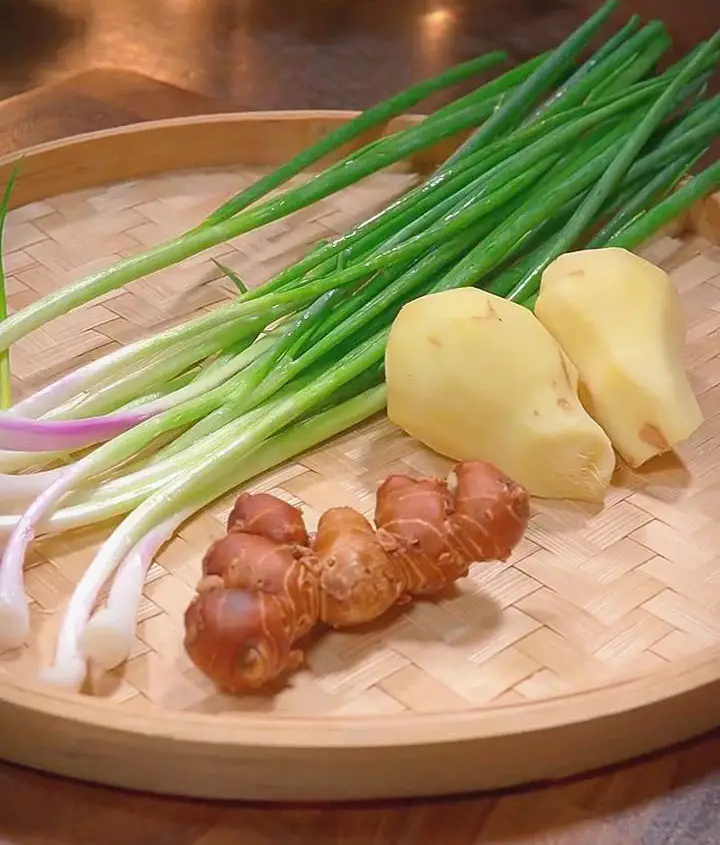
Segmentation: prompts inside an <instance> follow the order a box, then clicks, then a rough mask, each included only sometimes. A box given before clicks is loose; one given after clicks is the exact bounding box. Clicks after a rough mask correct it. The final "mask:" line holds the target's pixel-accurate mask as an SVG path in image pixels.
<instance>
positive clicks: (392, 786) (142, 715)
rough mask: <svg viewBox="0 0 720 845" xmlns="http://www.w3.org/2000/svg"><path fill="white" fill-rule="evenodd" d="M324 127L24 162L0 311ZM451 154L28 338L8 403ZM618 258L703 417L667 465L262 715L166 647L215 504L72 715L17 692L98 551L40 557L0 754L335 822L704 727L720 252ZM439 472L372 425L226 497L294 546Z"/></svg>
mask: <svg viewBox="0 0 720 845" xmlns="http://www.w3.org/2000/svg"><path fill="white" fill-rule="evenodd" d="M349 116H350V113H339V112H307V113H293V112H289V113H288V112H284V113H264V114H262V113H261V114H253V115H222V116H213V117H198V118H191V119H181V120H171V121H163V122H158V123H150V124H144V125H141V126H133V127H130V128H124V129H120V130H111V131H106V132H100V133H95V134H91V135H86V136H81V137H78V138H74V139H71V140H68V141H63V142H59V143H51V144H47V145H43V146H41V147H37V148H34V149H32V150H30V151H28V153H27V154H26V157H25V161H24V165H23V170H22V175H21V178H20V179H19V181H18V184H17V187H16V191H15V197H14V200H15V209H14V210H13V211H12V212H11V214H10V217H9V221H8V229H7V234H6V269H7V272H8V291H9V299H10V305H11V307H12V308H20V307H22V306H24V305H26V304H27V303H29V302H31V301H33V300H35V299H36V298H37V297H38V296H41V295H43V294H45V293H47V292H48V291H50V290H52V289H53V288H55V287H56V286H58V285H62V284H64V283H65V282H66V281H68V280H70V279H71V278H77V277H79V276H80V275H81V274H84V273H86V272H88V271H90V270H91V269H94V268H99V267H102V266H107V265H109V264H110V263H112V262H114V261H116V260H117V259H118V258H119V257H120V256H126V255H131V254H134V253H135V252H137V251H139V250H141V249H143V248H145V247H147V246H149V245H151V244H155V243H157V242H159V241H160V240H162V239H164V238H166V237H169V236H171V235H174V234H177V233H179V232H181V231H182V230H184V229H186V228H188V227H190V226H191V225H194V224H195V223H197V222H198V221H199V220H200V219H202V217H203V215H204V214H206V213H208V212H209V211H210V210H211V209H212V208H213V207H214V206H216V205H217V204H218V203H219V202H220V201H221V200H223V199H224V198H225V197H227V196H228V195H229V193H231V192H234V191H235V190H237V189H238V188H239V187H241V186H242V185H244V184H247V183H248V182H249V181H251V180H252V179H254V178H256V177H257V176H258V175H259V174H260V173H261V172H262V170H263V168H266V167H268V166H272V165H275V164H278V163H279V162H281V161H283V160H285V159H287V158H288V157H290V156H291V155H292V154H293V153H295V152H297V151H298V150H299V149H301V148H302V147H304V146H305V145H307V144H308V143H310V142H312V141H313V140H314V139H316V138H317V137H319V136H320V135H321V134H323V133H325V132H327V131H328V130H330V129H331V128H332V127H334V126H336V125H338V124H339V123H341V122H342V121H344V120H347V119H348V117H349ZM413 119H416V118H407V119H404V121H406V120H413ZM404 121H399V122H397V121H396V122H395V124H394V125H393V126H392V127H391V128H395V127H396V126H397V125H398V123H403V122H404ZM362 140H363V141H367V140H369V137H365V138H364V139H362ZM449 149H450V147H448V146H445V148H443V149H441V148H439V147H438V148H435V149H434V150H431V151H429V152H426V153H424V154H423V155H422V156H418V157H416V158H415V159H414V160H412V161H411V162H409V163H408V164H406V165H405V166H404V168H400V167H398V168H395V169H394V170H392V171H388V172H384V173H382V174H379V175H376V176H374V177H371V178H370V179H368V180H366V181H364V182H362V183H360V184H359V185H357V186H354V187H352V188H350V189H347V190H345V191H343V192H341V193H339V194H337V195H335V196H333V197H330V198H328V199H327V200H325V201H324V202H321V203H320V204H318V205H317V206H314V207H312V208H310V209H308V210H306V211H303V212H300V213H298V214H295V215H294V216H292V217H290V218H287V219H285V220H283V221H280V222H279V223H277V224H274V225H272V226H270V227H267V228H265V229H262V230H260V231H258V232H254V233H250V234H248V235H246V236H243V237H242V238H240V239H238V240H236V241H234V242H232V243H229V244H226V245H223V246H222V247H218V248H216V249H213V250H211V251H209V252H207V253H205V254H204V255H202V256H200V257H198V258H196V259H194V260H191V261H189V262H186V263H185V264H183V265H181V266H180V267H176V268H172V269H169V270H166V271H163V272H160V273H158V274H155V275H154V276H151V277H149V278H147V279H144V280H142V281H140V282H137V283H135V284H133V285H132V286H130V287H128V288H127V289H123V290H119V291H115V292H113V293H111V294H109V295H107V296H105V297H103V298H102V299H100V300H97V301H95V302H93V303H91V304H90V305H88V306H86V307H84V308H82V309H80V310H78V311H76V312H73V313H71V314H69V315H67V316H65V317H63V318H61V319H59V320H57V321H55V322H53V323H51V324H49V325H48V326H47V327H45V328H43V329H42V330H41V331H37V332H34V333H33V334H32V335H30V336H29V337H27V338H25V339H24V340H23V341H21V342H20V343H18V344H17V345H16V346H15V347H14V349H13V356H12V362H13V368H14V374H15V377H16V383H15V392H16V395H18V396H21V395H23V394H26V393H27V392H29V391H31V390H35V389H37V388H38V387H39V386H41V385H42V384H44V383H46V382H47V381H48V380H49V379H51V378H54V377H56V376H57V375H59V374H61V373H63V372H65V371H67V370H68V369H70V368H72V367H75V366H77V365H78V364H80V363H82V362H84V361H87V360H89V359H91V358H94V357H96V356H98V355H100V354H103V353H105V352H108V351H110V350H112V349H114V348H116V347H117V346H118V344H123V343H126V342H129V341H132V340H134V339H136V338H139V337H142V336H145V335H147V334H148V333H150V332H154V331H157V330H159V329H160V328H162V327H166V326H168V325H170V324H173V323H177V322H180V321H182V320H184V319H186V318H188V317H189V316H190V315H191V314H194V313H196V312H199V311H202V310H206V309H210V308H214V307H216V306H218V305H219V304H221V303H222V302H223V301H225V300H226V299H227V298H228V297H229V296H231V295H232V290H231V288H230V287H229V285H228V283H226V282H225V281H223V280H221V279H220V278H219V273H218V271H217V268H216V267H215V265H214V264H213V263H212V262H211V261H210V257H215V258H221V259H222V260H223V261H224V262H226V263H227V264H229V265H230V266H232V267H233V268H235V269H236V270H238V271H239V272H240V273H241V275H242V276H243V278H244V279H245V280H247V281H248V282H249V283H251V284H252V283H258V282H260V281H262V280H264V279H266V278H268V277H269V276H270V275H271V274H272V273H274V272H276V271H277V270H278V269H279V268H280V267H282V266H284V265H285V264H287V263H288V262H290V261H292V260H293V259H294V258H296V257H297V256H299V255H300V254H301V253H302V252H303V251H304V250H305V249H306V248H307V247H308V245H309V244H311V243H312V242H314V241H316V240H317V239H318V238H322V237H327V236H328V235H332V234H334V233H336V232H341V231H343V230H345V229H346V228H348V227H349V226H350V225H351V224H352V223H353V222H354V221H357V220H359V219H362V218H363V217H365V216H366V215H368V214H369V213H371V212H372V211H373V210H375V209H378V208H380V207H381V206H382V205H383V204H384V203H386V202H387V201H388V199H389V198H391V197H392V196H395V195H397V194H399V193H400V192H402V191H404V190H406V189H407V188H408V187H409V185H410V184H412V183H413V182H414V181H415V180H416V179H417V174H418V173H419V172H421V171H424V170H426V169H427V168H428V167H429V166H431V165H432V164H433V162H434V161H437V160H439V159H440V157H442V156H445V155H446V154H447V153H448V152H449ZM9 169H10V163H9V162H8V161H7V160H5V161H2V162H0V176H2V177H3V179H4V178H6V177H7V175H8V173H9ZM717 211H718V206H717V198H715V199H713V198H711V199H710V200H708V201H707V202H706V204H705V208H704V210H703V209H700V211H699V212H697V210H696V214H695V215H694V216H695V219H696V220H700V222H701V224H702V226H705V227H710V228H712V227H711V225H710V223H711V221H710V217H711V215H712V214H713V213H714V214H717ZM709 221H710V222H709ZM702 226H701V228H702ZM642 252H643V253H644V254H645V255H646V256H647V257H649V258H651V259H652V260H655V261H657V262H658V263H661V264H662V265H663V266H665V267H666V268H669V269H670V270H671V271H672V273H673V278H674V280H675V282H676V284H677V286H678V287H679V289H680V290H681V291H682V296H683V301H684V304H685V309H686V314H687V324H688V340H687V354H688V362H689V367H690V368H691V371H692V380H693V384H694V387H695V390H696V391H697V393H698V395H699V398H700V401H701V403H702V406H703V408H704V411H705V413H706V417H707V419H706V422H705V424H704V425H703V426H702V428H701V430H700V431H699V432H698V433H697V434H696V436H694V437H693V438H692V440H691V441H690V442H689V443H687V444H684V445H683V446H682V448H681V449H679V451H678V453H677V454H676V455H671V456H666V457H664V458H662V459H659V460H656V461H654V462H653V463H652V464H650V465H649V466H648V467H646V468H644V469H643V470H642V471H640V472H632V471H630V470H629V469H627V468H625V467H620V468H619V469H618V471H617V473H616V477H615V479H614V484H613V487H612V489H611V492H610V494H609V496H608V499H607V502H606V505H605V507H604V508H603V509H599V508H593V507H589V506H584V505H580V504H571V503H563V502H547V501H535V502H534V503H533V517H532V520H531V523H530V526H529V529H528V532H527V535H526V538H525V539H524V540H523V542H522V543H521V545H520V546H519V548H518V549H517V550H516V553H515V554H514V555H513V558H512V559H511V560H510V561H509V562H508V563H496V564H484V565H479V566H475V567H474V568H473V569H472V571H471V574H470V576H469V577H468V578H466V579H464V580H463V581H461V582H459V583H458V584H457V585H456V589H454V591H453V592H452V593H451V594H448V595H446V596H444V597H443V598H442V599H441V600H439V601H435V602H427V601H426V602H418V603H415V604H414V605H413V606H412V607H410V608H409V609H407V610H405V611H403V612H401V613H400V612H399V613H397V614H395V615H389V616H388V617H387V618H384V619H382V620H380V621H378V622H377V624H374V625H372V626H369V627H367V628H365V629H363V630H361V631H356V632H353V633H332V634H329V635H324V636H323V637H322V638H320V639H319V640H318V641H317V643H316V644H315V645H314V646H313V647H312V648H311V649H310V651H309V653H308V662H307V666H306V668H304V669H303V670H302V671H300V672H298V673H297V674H296V675H294V676H293V678H292V679H291V681H290V683H289V684H288V685H287V687H286V688H284V689H283V690H282V691H280V692H279V693H278V694H276V695H274V696H270V695H256V696H253V697H247V698H231V697H229V696H225V695H221V694H218V693H217V692H216V691H215V690H214V688H213V686H212V685H211V684H210V682H209V681H208V680H207V679H205V678H204V677H203V676H202V675H201V674H200V673H199V672H198V671H197V670H195V669H194V668H193V667H192V665H191V664H190V662H189V661H188V659H187V658H186V656H185V655H184V653H183V648H182V613H183V611H184V609H185V607H186V605H187V603H188V601H189V600H190V598H191V595H192V592H193V587H194V585H195V583H196V580H197V577H198V573H199V567H200V558H201V556H202V554H203V551H204V550H205V548H206V547H207V545H208V544H209V542H210V541H211V540H212V539H214V538H217V537H219V536H221V535H222V533H223V531H224V528H223V523H224V519H225V516H226V514H227V512H228V510H229V508H230V505H231V502H232V500H233V498H234V495H236V493H237V491H236V492H235V494H234V495H230V496H226V497H224V498H223V499H222V500H219V501H217V502H216V503H215V504H213V505H212V506H211V507H209V508H208V509H206V510H205V511H204V512H203V513H201V514H200V515H198V516H197V517H196V518H194V519H192V520H190V521H189V522H187V523H186V524H185V525H184V526H183V527H182V529H181V530H180V531H179V533H178V535H177V536H176V538H175V539H174V540H172V542H170V543H169V544H168V545H167V546H166V547H165V548H164V549H163V550H162V551H161V553H160V554H159V555H158V557H157V559H156V561H155V563H154V564H153V566H152V569H151V571H150V572H149V576H148V579H147V584H146V587H145V597H144V602H143V604H142V608H141V614H140V620H141V621H140V624H139V629H138V636H137V641H136V644H135V649H134V652H133V654H132V656H131V659H130V660H129V662H128V663H127V664H126V665H125V666H124V667H122V668H121V669H119V670H117V671H115V672H113V673H112V674H110V675H108V676H105V677H104V678H103V679H96V680H95V681H94V682H93V683H92V685H91V688H89V689H87V690H84V691H83V693H82V694H77V695H74V694H67V693H63V692H58V691H56V690H54V689H51V688H47V687H42V686H40V685H39V684H38V683H37V682H36V673H37V670H38V667H39V666H40V665H41V664H43V663H44V662H45V661H46V660H47V659H48V657H49V655H50V651H51V649H52V647H53V642H54V637H55V633H56V631H57V626H58V623H59V619H60V618H61V616H62V612H63V609H64V605H65V603H66V601H67V599H68V597H69V595H70V593H71V590H72V588H73V585H74V584H75V583H76V582H77V581H78V579H79V577H80V575H81V573H82V571H83V569H84V567H85V566H86V565H87V563H88V562H89V560H90V558H91V555H92V552H93V550H94V549H95V548H96V547H97V545H98V543H99V542H100V541H101V539H102V538H104V537H105V536H107V534H108V532H109V530H110V528H111V526H110V525H102V526H98V527H94V528H91V529H86V530H82V531H76V532H73V533H71V534H67V535H62V536H59V537H54V538H47V539H42V540H41V541H40V542H38V543H37V544H36V546H35V550H34V551H33V553H32V556H31V558H30V560H29V561H28V566H27V572H26V583H27V589H28V593H29V595H30V597H31V601H32V605H31V610H32V641H31V643H30V644H29V645H28V646H27V647H26V648H24V649H23V650H21V651H15V652H9V653H6V654H3V655H1V656H0V756H2V757H4V758H5V759H7V760H10V761H14V762H17V763H20V764H24V765H27V766H31V767H34V768H38V769H41V770H46V771H49V772H54V773H59V774H63V775H69V776H73V777H77V778H82V779H86V780H91V781H96V782H102V783H106V784H113V785H119V786H123V787H127V788H133V789H142V790H151V791H156V792H164V793H174V794H181V795H189V796H196V797H209V798H224V799H227V798H248V799H262V800H272V799H277V800H339V799H358V798H377V797H398V796H418V795H429V794H442V793H445V794H447V793H452V792H460V791H469V790H476V789H486V788H494V787H501V786H507V785H511V784H518V783H523V782H530V781H538V780H546V779H552V778H557V777H560V776H564V775H568V774H571V773H576V772H579V771H582V770H586V769H589V768H593V767H597V766H601V765H605V764H609V763H612V762H615V761H619V760H622V759H626V758H629V757H632V756H636V755H639V754H642V753H645V752H649V751H651V750H654V749H657V748H660V747H662V746H665V745H668V744H670V743H673V742H676V741H680V740H683V739H685V738H688V737H690V736H692V735H695V734H698V733H700V732H703V731H706V730H708V729H711V728H713V727H715V726H717V725H718V724H720V706H719V705H718V701H719V700H720V651H719V646H720V556H719V555H720V551H719V550H720V522H718V518H719V517H720V442H719V440H720V415H719V414H718V411H720V386H719V385H720V249H719V248H718V247H716V246H713V245H712V244H711V243H710V241H709V240H706V239H704V238H703V237H701V236H700V235H699V234H698V233H697V227H695V230H694V231H690V232H686V233H684V234H682V233H680V231H679V229H676V231H674V232H666V233H665V234H663V235H662V236H660V237H658V238H656V239H655V240H654V241H653V242H652V243H651V244H647V245H645V246H644V247H643V249H642ZM478 377H479V378H481V377H482V372H478ZM447 467H448V463H447V462H446V461H445V460H443V459H442V458H440V457H438V456H437V455H433V454H431V453H430V452H429V451H427V450H426V449H424V448H423V447H422V446H421V445H419V444H418V443H417V442H416V441H414V440H412V439H411V438H410V437H408V436H406V435H404V434H403V433H402V432H400V431H398V430H397V429H395V428H394V427H393V426H392V425H390V424H389V422H388V421H387V420H386V419H385V418H384V417H378V418H376V419H374V420H371V421H370V422H369V423H367V424H365V425H363V426H360V427H359V428H357V429H355V430H353V431H350V432H347V433H346V434H344V435H343V436H340V437H338V438H336V439H335V440H333V441H332V442H329V443H327V444H325V445H322V446H320V447H318V448H315V449H313V450H312V451H310V452H309V453H306V454H304V455H302V456H300V457H299V458H298V459H297V460H295V461H292V462H290V463H288V464H285V465H283V466H281V467H278V468H276V469H275V470H274V471H272V472H270V473H267V474H266V475H264V476H262V477H260V478H257V479H254V480H253V481H252V483H251V484H250V485H249V488H250V489H251V490H254V491H260V490H262V491H269V492H271V493H274V494H275V495H278V496H281V497H283V498H285V499H287V500H288V501H290V502H292V503H293V504H298V505H300V506H302V507H303V509H304V511H305V514H306V517H307V520H308V523H309V524H310V526H311V527H314V523H315V521H316V520H317V518H318V517H319V515H320V513H321V512H322V511H323V510H324V509H326V508H327V507H330V506H334V505H339V504H349V505H351V506H354V507H356V508H358V509H360V510H362V511H363V512H365V513H370V512H371V511H372V507H373V501H374V491H375V488H376V485H377V484H378V482H379V481H380V480H381V479H382V478H383V477H384V476H385V475H386V474H387V473H389V472H391V471H401V472H409V473H411V474H428V473H438V472H442V473H444V472H445V471H446V469H447Z"/></svg>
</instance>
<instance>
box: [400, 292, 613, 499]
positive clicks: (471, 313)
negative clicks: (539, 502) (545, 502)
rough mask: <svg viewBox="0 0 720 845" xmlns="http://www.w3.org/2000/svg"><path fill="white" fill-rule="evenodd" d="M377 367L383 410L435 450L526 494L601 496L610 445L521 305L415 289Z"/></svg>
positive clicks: (560, 358)
mask: <svg viewBox="0 0 720 845" xmlns="http://www.w3.org/2000/svg"><path fill="white" fill-rule="evenodd" d="M385 372H386V380H387V391H388V395H387V408H388V416H389V417H390V419H391V420H392V422H394V423H395V424H396V425H398V426H399V427H400V428H402V429H404V430H405V431H407V432H408V433H409V434H411V435H412V436H413V437H416V438H417V439H418V440H419V441H421V442H422V443H424V444H425V445H426V446H429V447H430V448H431V449H434V450H435V451H436V452H439V453H440V454H442V455H446V456H447V457H450V458H453V459H454V460H459V461H468V460H483V461H488V462H490V463H491V464H493V465H494V466H496V467H498V469H499V470H500V471H502V472H503V473H505V474H506V475H508V476H509V477H510V478H513V479H515V481H517V482H518V483H519V484H520V485H522V486H523V487H524V488H525V489H526V490H527V491H528V492H529V493H530V495H532V496H540V497H544V498H567V499H579V500H585V501H590V502H601V501H602V500H603V498H604V495H605V492H606V490H607V487H608V484H609V482H610V478H611V476H612V473H613V470H614V468H615V454H614V452H613V448H612V444H611V443H610V440H609V438H608V437H607V435H606V434H605V433H604V432H603V430H602V428H601V427H600V426H599V425H598V423H597V422H596V421H595V420H593V419H592V417H591V416H590V415H589V414H588V413H587V411H586V410H585V409H584V408H583V406H582V404H581V402H580V399H579V397H578V376H577V371H576V369H575V367H574V366H573V364H572V363H571V362H570V361H569V360H568V358H567V356H566V355H565V354H564V353H563V351H562V349H561V348H560V346H559V345H558V343H557V342H556V341H555V339H554V338H553V337H552V335H551V334H550V332H548V330H547V329H546V328H545V327H544V326H543V325H542V323H540V322H539V321H538V320H537V319H536V318H535V317H534V316H533V314H532V312H531V311H529V310H528V309H527V308H524V307H523V306H521V305H518V304H516V303H514V302H509V301H507V300H505V299H502V298H501V297H498V296H495V295H493V294H490V293H488V292H486V291H481V290H477V289H473V288H463V289H458V290H450V291H444V292H442V293H435V294H430V295H428V296H424V297H420V298H419V299H416V300H414V301H412V302H410V303H408V304H407V305H405V306H404V307H403V308H402V310H401V311H400V313H399V314H398V316H397V317H396V319H395V321H394V323H393V326H392V329H391V331H390V336H389V338H388V345H387V352H386V357H385Z"/></svg>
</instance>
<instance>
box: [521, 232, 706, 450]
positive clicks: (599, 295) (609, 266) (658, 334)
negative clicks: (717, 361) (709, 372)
mask: <svg viewBox="0 0 720 845" xmlns="http://www.w3.org/2000/svg"><path fill="white" fill-rule="evenodd" d="M535 314H536V316H537V318H538V320H540V322H541V323H542V324H543V325H544V326H545V327H546V328H547V329H548V331H549V332H550V333H551V334H552V335H553V337H554V338H555V339H556V340H557V342H558V343H559V344H560V345H561V346H562V348H563V350H564V351H565V353H566V354H567V356H568V357H569V358H570V360H571V361H572V362H573V364H574V365H575V366H576V368H577V370H578V372H579V374H580V380H581V396H582V399H583V402H584V403H585V406H586V408H587V409H588V411H589V412H590V413H591V415H592V416H593V417H594V418H595V419H596V420H597V422H599V423H600V425H601V426H602V428H603V429H604V430H605V432H606V433H607V435H608V436H609V437H610V440H611V441H612V443H613V445H614V446H615V449H616V450H617V452H618V454H619V455H621V456H622V458H623V459H624V460H625V461H626V462H627V463H628V464H630V465H631V466H633V467H637V466H640V465H641V464H643V463H645V461H647V460H649V459H650V458H652V457H654V456H655V455H658V454H661V453H663V452H667V451H669V450H670V449H672V448H673V447H675V446H676V445H677V444H678V443H680V442H681V441H683V440H685V439H686V438H688V437H689V436H690V435H691V434H692V433H693V432H694V431H695V430H696V429H697V427H698V426H699V425H700V424H701V422H702V419H703V417H702V412H701V410H700V407H699V405H698V403H697V399H696V398H695V395H694V394H693V390H692V387H691V385H690V382H689V380H688V377H687V374H686V371H685V366H684V360H683V347H684V342H685V320H684V315H683V310H682V303H681V301H680V297H679V295H678V293H677V291H676V289H675V287H674V285H673V283H672V280H671V279H670V277H669V276H668V274H667V273H666V272H665V271H664V270H662V269H661V268H659V267H656V266H655V265H654V264H651V263H650V262H649V261H646V260H645V259H643V258H641V257H640V256H638V255H634V254H633V253H631V252H628V251H627V250H624V249H618V248H615V247H613V248H606V249H595V250H583V251H579V252H571V253H567V254H565V255H563V256H561V257H560V258H558V259H557V260H555V261H554V262H553V263H552V264H550V265H549V266H548V268H547V269H546V270H545V272H544V274H543V277H542V282H541V285H540V294H539V296H538V298H537V302H536V305H535Z"/></svg>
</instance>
